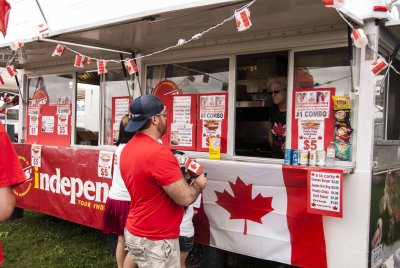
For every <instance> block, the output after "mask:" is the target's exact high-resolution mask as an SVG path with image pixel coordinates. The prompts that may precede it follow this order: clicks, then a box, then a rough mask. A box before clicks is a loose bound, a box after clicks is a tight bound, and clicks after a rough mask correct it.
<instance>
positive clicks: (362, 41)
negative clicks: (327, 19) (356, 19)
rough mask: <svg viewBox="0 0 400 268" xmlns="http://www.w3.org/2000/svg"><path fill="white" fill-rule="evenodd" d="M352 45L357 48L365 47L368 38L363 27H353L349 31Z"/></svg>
mask: <svg viewBox="0 0 400 268" xmlns="http://www.w3.org/2000/svg"><path fill="white" fill-rule="evenodd" d="M351 38H352V39H353V42H354V45H355V46H356V47H358V48H361V47H365V46H366V45H367V44H368V38H367V36H366V35H365V33H364V30H363V29H354V30H353V32H352V33H351Z"/></svg>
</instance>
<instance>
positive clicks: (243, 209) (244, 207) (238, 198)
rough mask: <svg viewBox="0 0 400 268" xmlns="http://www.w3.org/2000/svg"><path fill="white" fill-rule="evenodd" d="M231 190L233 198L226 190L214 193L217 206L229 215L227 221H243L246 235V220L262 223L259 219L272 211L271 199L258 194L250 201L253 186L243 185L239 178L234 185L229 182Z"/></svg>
mask: <svg viewBox="0 0 400 268" xmlns="http://www.w3.org/2000/svg"><path fill="white" fill-rule="evenodd" d="M229 185H230V186H231V188H232V192H233V196H231V195H230V194H229V193H228V192H227V191H226V190H224V192H223V193H221V192H217V191H216V192H215V194H216V195H217V198H218V200H217V202H216V203H217V204H218V205H220V206H221V207H223V208H224V209H226V210H227V211H228V212H229V213H230V214H231V216H230V218H229V219H244V231H243V234H245V235H246V234H247V220H250V221H254V222H258V223H262V221H261V218H262V217H263V216H264V215H266V214H268V213H270V212H271V211H273V210H274V209H273V208H272V207H271V203H272V197H263V196H262V195H261V194H258V195H257V196H256V197H255V198H254V199H251V192H252V188H253V185H252V184H245V183H244V182H243V181H242V180H241V179H240V177H237V180H236V183H232V182H229Z"/></svg>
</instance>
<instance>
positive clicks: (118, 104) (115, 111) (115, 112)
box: [110, 96, 129, 144]
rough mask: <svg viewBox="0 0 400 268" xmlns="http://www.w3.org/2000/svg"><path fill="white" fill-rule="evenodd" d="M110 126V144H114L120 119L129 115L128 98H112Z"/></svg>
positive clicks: (117, 135)
mask: <svg viewBox="0 0 400 268" xmlns="http://www.w3.org/2000/svg"><path fill="white" fill-rule="evenodd" d="M111 106H112V107H111V110H112V119H111V120H112V124H111V139H110V144H114V143H115V142H116V141H117V140H118V137H119V125H120V123H121V118H122V117H123V116H124V115H127V114H128V113H129V97H128V96H126V97H125V96H124V97H112V104H111Z"/></svg>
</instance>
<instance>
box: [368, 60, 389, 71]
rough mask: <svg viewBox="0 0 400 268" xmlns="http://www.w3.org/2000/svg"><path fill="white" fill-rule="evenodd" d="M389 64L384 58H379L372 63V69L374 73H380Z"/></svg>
mask: <svg viewBox="0 0 400 268" xmlns="http://www.w3.org/2000/svg"><path fill="white" fill-rule="evenodd" d="M388 66H389V64H388V63H387V62H386V60H385V59H384V58H378V59H377V60H376V61H374V62H373V63H372V65H371V67H370V68H371V71H372V73H373V74H374V75H377V74H379V73H380V72H381V71H383V70H384V69H386V67H388Z"/></svg>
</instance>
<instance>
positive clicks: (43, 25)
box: [38, 23, 49, 34]
mask: <svg viewBox="0 0 400 268" xmlns="http://www.w3.org/2000/svg"><path fill="white" fill-rule="evenodd" d="M38 31H39V34H48V33H49V27H47V24H46V23H41V24H39V25H38Z"/></svg>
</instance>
